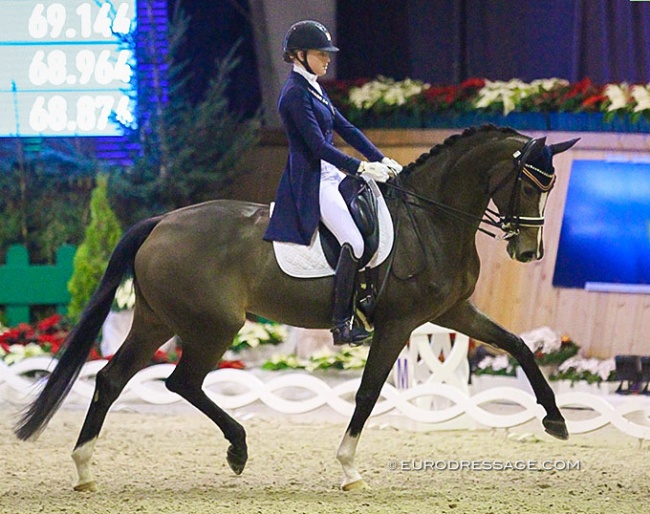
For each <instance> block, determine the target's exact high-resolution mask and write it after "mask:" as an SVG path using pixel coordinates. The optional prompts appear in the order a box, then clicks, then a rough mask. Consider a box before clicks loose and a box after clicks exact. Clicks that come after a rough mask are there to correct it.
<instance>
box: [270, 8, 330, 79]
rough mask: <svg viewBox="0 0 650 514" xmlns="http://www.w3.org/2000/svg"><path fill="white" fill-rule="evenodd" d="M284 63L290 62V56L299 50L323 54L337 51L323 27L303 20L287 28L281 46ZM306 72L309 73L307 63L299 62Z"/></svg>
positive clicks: (314, 22) (320, 24) (315, 22)
mask: <svg viewBox="0 0 650 514" xmlns="http://www.w3.org/2000/svg"><path fill="white" fill-rule="evenodd" d="M282 50H283V52H284V53H283V58H284V61H285V62H289V63H290V62H291V56H292V55H295V53H296V52H297V51H299V50H304V51H307V50H322V51H325V52H338V51H339V49H338V48H337V47H335V46H334V45H333V44H332V36H331V35H330V33H329V31H328V30H327V29H326V28H325V25H323V24H322V23H318V22H317V21H312V20H304V21H299V22H298V23H294V24H293V25H291V27H289V30H288V31H287V34H286V35H285V36H284V43H283V44H282ZM299 61H300V64H302V65H303V66H304V67H305V68H306V69H307V71H309V72H311V69H310V68H309V65H307V61H306V59H305V61H304V62H303V61H302V60H299Z"/></svg>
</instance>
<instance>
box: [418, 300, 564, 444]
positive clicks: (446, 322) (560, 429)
mask: <svg viewBox="0 0 650 514" xmlns="http://www.w3.org/2000/svg"><path fill="white" fill-rule="evenodd" d="M431 321H432V322H433V323H436V324H438V325H441V326H444V327H447V328H451V329H454V330H458V331H459V332H462V333H463V334H465V335H467V336H469V337H473V338H475V339H478V340H480V341H483V342H485V343H488V344H491V345H493V346H496V347H497V348H501V349H503V350H505V351H507V352H508V353H509V354H510V355H512V356H513V357H514V358H515V359H516V360H517V362H519V365H520V366H521V369H523V370H524V373H526V376H527V377H528V380H529V381H530V385H531V386H532V388H533V392H534V393H535V397H536V398H537V403H539V404H540V405H541V406H542V407H544V409H545V410H546V417H544V419H543V420H542V424H543V425H544V429H545V430H546V432H547V433H548V434H550V435H552V436H553V437H557V438H558V439H568V438H569V432H568V430H567V428H566V422H565V421H564V417H563V416H562V414H561V413H560V409H558V407H557V404H556V403H555V393H553V390H552V389H551V386H549V385H548V382H547V381H546V379H545V378H544V375H542V372H541V371H540V370H539V366H538V365H537V363H536V362H535V356H534V355H533V352H532V351H531V350H530V348H528V346H526V343H524V341H523V340H522V339H521V338H520V337H517V336H516V335H515V334H513V333H511V332H508V331H507V330H506V329H504V328H502V327H500V326H499V325H497V324H496V323H495V322H494V321H492V320H491V319H490V318H488V317H487V316H486V315H485V314H483V313H482V312H480V311H479V310H478V309H477V308H476V307H475V306H474V305H473V304H472V303H471V302H469V301H464V302H461V303H459V304H457V305H456V306H455V307H454V308H453V309H451V310H449V311H447V312H446V313H445V314H444V315H443V316H440V317H439V318H437V319H435V320H431Z"/></svg>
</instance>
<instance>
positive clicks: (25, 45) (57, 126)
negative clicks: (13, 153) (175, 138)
mask: <svg viewBox="0 0 650 514" xmlns="http://www.w3.org/2000/svg"><path fill="white" fill-rule="evenodd" d="M135 2H136V0H56V1H43V0H41V1H33V0H0V137H10V136H37V135H41V136H117V135H122V130H121V127H120V125H119V124H118V123H116V122H115V120H119V121H120V122H121V123H124V124H126V125H133V123H134V112H135V58H134V55H133V48H132V46H130V45H128V44H126V40H128V39H129V35H130V34H132V32H133V31H134V30H135V21H136V5H135Z"/></svg>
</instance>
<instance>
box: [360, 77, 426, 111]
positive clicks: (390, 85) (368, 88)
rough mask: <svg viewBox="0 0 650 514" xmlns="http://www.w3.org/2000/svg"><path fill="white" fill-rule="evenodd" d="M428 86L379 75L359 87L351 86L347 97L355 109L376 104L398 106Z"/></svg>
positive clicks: (419, 82)
mask: <svg viewBox="0 0 650 514" xmlns="http://www.w3.org/2000/svg"><path fill="white" fill-rule="evenodd" d="M428 87H429V85H428V84H425V83H423V82H421V81H418V80H411V79H406V80H402V81H395V80H393V79H389V78H386V77H383V76H381V75H380V76H379V77H377V79H376V80H373V81H370V82H367V83H365V84H364V85H363V86H361V87H353V88H351V89H350V93H349V98H350V103H351V104H352V105H354V107H356V108H357V109H371V108H373V107H374V106H376V105H386V106H391V107H392V106H400V105H404V104H405V103H406V101H407V100H408V99H409V98H411V97H412V96H415V95H418V94H420V93H421V92H422V91H423V90H424V89H426V88H428Z"/></svg>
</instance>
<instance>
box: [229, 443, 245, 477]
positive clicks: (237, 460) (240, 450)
mask: <svg viewBox="0 0 650 514" xmlns="http://www.w3.org/2000/svg"><path fill="white" fill-rule="evenodd" d="M226 460H227V461H228V465H229V466H230V469H232V470H233V471H234V472H235V474H236V475H241V473H242V471H244V467H246V461H247V460H248V451H247V450H246V447H245V446H244V447H236V446H233V445H232V444H231V445H230V446H229V447H228V453H227V454H226Z"/></svg>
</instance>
